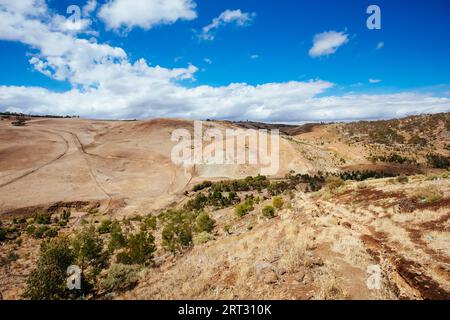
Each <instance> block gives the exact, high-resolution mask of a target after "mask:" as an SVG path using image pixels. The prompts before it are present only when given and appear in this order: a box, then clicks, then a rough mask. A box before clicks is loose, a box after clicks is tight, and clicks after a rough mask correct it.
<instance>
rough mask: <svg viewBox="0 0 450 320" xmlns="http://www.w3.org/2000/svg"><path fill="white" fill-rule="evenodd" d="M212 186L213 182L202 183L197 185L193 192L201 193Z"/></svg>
mask: <svg viewBox="0 0 450 320" xmlns="http://www.w3.org/2000/svg"><path fill="white" fill-rule="evenodd" d="M211 185H212V182H211V181H203V182H202V183H200V184H196V185H195V186H194V187H193V188H192V191H194V192H197V191H200V190H203V189H206V188H209V187H211Z"/></svg>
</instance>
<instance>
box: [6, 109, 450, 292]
mask: <svg viewBox="0 0 450 320" xmlns="http://www.w3.org/2000/svg"><path fill="white" fill-rule="evenodd" d="M449 119H450V114H449V113H445V114H436V115H423V116H415V117H408V118H404V119H395V120H385V121H375V122H355V123H332V124H308V125H303V126H284V125H283V126H281V127H280V128H279V129H280V130H281V131H282V133H283V134H282V138H281V142H280V170H279V172H278V174H277V175H275V176H269V177H265V176H260V175H258V173H259V169H260V168H261V167H260V165H244V166H242V165H222V166H221V165H208V164H204V165H193V166H188V167H186V166H185V167H183V166H177V165H175V164H174V163H173V162H172V161H171V159H170V154H171V150H172V148H173V146H174V145H175V142H174V141H171V134H172V132H173V130H175V129H180V128H186V129H187V130H188V131H189V132H191V133H192V132H193V130H194V127H193V122H192V121H189V120H176V119H171V120H169V119H154V120H150V121H101V120H85V119H77V118H32V117H31V118H27V119H26V121H24V123H21V124H20V125H17V124H16V125H12V123H13V122H16V121H17V120H16V119H14V118H11V117H8V118H4V119H3V120H1V121H0V137H1V139H0V168H1V169H0V190H1V192H0V221H1V224H0V284H1V286H0V287H1V289H0V293H1V295H2V297H3V298H5V299H16V298H21V297H23V294H24V292H25V289H26V287H27V279H30V274H33V273H32V272H33V270H37V269H36V266H37V265H38V266H39V261H41V260H40V257H42V254H43V251H42V250H43V249H40V245H41V244H42V243H46V241H48V240H49V241H50V242H52V241H58V240H57V239H61V237H64V236H67V237H68V239H69V240H70V241H75V242H73V243H74V244H73V245H71V246H70V248H69V249H70V250H73V252H72V254H73V259H75V260H76V259H80V254H81V253H80V251H76V247H77V246H76V245H75V243H76V241H91V242H92V241H94V242H96V243H99V245H98V246H97V247H96V248H97V249H96V250H100V251H101V252H100V251H99V252H97V253H96V254H94V255H92V256H91V257H90V258H89V259H90V260H89V261H91V264H90V265H88V266H87V268H86V270H88V271H89V278H88V280H89V281H90V282H91V283H92V286H93V289H92V290H91V291H89V292H87V293H86V295H87V297H88V298H95V299H111V298H114V299H128V298H132V299H217V298H218V299H234V298H239V299H449V298H450V277H449V274H450V251H449V249H450V248H449V246H448V243H449V241H450V225H449V221H450V220H449V218H450V216H449V210H450V200H449V199H450V180H449V172H448V171H447V170H448V167H449V163H448V161H449V156H450V150H449V143H450V139H449V136H450V128H449ZM205 123H206V128H214V129H217V130H219V131H221V132H224V131H225V130H226V129H236V128H254V129H260V128H264V129H274V128H277V125H274V124H271V125H267V124H260V123H256V122H252V123H247V122H242V123H232V122H227V121H207V122H205ZM204 147H205V148H206V146H204ZM86 239H87V240H86ZM118 239H119V240H118ZM71 243H72V242H71ZM112 243H113V244H112ZM100 244H101V245H100ZM94 247H95V246H94ZM69 249H67V250H69ZM100 253H101V254H100ZM99 257H103V258H102V259H106V260H104V261H102V263H101V264H98V267H96V268H98V270H97V269H95V270H96V272H94V269H93V268H94V267H93V266H94V265H96V264H95V263H96V262H95V261H97V259H99ZM83 261H84V260H83ZM74 262H76V261H74ZM374 265H375V266H378V267H379V269H380V272H381V288H380V289H379V290H373V289H369V288H368V286H367V278H368V274H367V268H368V267H369V266H374ZM91 269H92V270H91ZM91 271H92V273H91ZM105 283H106V284H105ZM61 294H62V295H63V294H64V293H61Z"/></svg>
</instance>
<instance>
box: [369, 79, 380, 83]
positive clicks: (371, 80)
mask: <svg viewBox="0 0 450 320" xmlns="http://www.w3.org/2000/svg"><path fill="white" fill-rule="evenodd" d="M380 82H381V79H372V78H371V79H369V83H380Z"/></svg>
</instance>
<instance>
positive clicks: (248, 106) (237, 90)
mask: <svg viewBox="0 0 450 320" xmlns="http://www.w3.org/2000/svg"><path fill="white" fill-rule="evenodd" d="M23 1H24V2H27V4H28V5H25V6H22V5H21V4H18V2H10V1H5V0H0V40H9V41H19V42H21V43H23V44H26V45H28V46H29V47H30V48H32V50H33V51H34V52H33V54H32V56H31V57H30V59H29V62H30V64H31V65H32V66H33V67H34V69H35V70H37V71H38V72H41V73H43V74H45V75H46V76H48V77H52V78H54V79H57V80H64V81H68V82H69V83H70V84H71V85H72V88H71V89H70V90H68V91H65V92H53V91H51V90H48V89H45V88H40V87H23V86H21V87H19V86H0V110H2V111H11V112H24V113H36V114H59V115H65V114H76V115H80V116H83V117H96V118H106V119H130V118H150V117H179V118H196V119H204V118H206V117H208V118H216V119H232V120H241V119H254V120H260V121H283V122H295V121H298V122H300V121H314V120H322V121H332V120H354V119H368V118H389V117H397V116H403V115H407V114H414V113H422V112H441V111H449V110H450V99H449V98H441V97H434V96H431V95H426V94H418V93H408V92H404V93H398V94H390V95H362V94H347V95H341V96H326V95H325V94H326V92H327V90H328V89H330V88H332V87H333V86H334V85H335V84H333V83H331V82H328V81H324V80H318V79H316V80H310V81H303V82H298V81H292V82H283V83H266V84H261V85H249V84H246V83H232V84H229V85H226V86H220V87H213V86H208V85H197V86H196V85H195V84H194V83H189V84H188V85H186V84H185V83H184V82H185V81H193V80H195V74H196V72H197V71H198V69H197V67H195V66H194V65H190V64H188V65H187V66H185V67H184V68H164V67H161V66H150V65H149V63H147V62H146V61H145V60H144V59H139V60H137V61H131V60H130V59H129V57H128V55H127V53H126V52H125V51H124V50H123V49H122V48H120V47H113V46H110V45H108V44H101V43H95V42H89V41H87V40H85V39H82V38H79V37H78V36H77V34H74V33H71V32H68V31H64V30H60V29H57V28H54V27H53V26H52V24H51V23H50V22H49V21H51V20H52V18H53V16H52V15H51V13H50V12H49V10H48V9H47V7H46V5H45V2H44V1H39V0H23ZM20 3H22V2H20Z"/></svg>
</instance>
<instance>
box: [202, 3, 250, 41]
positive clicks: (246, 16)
mask: <svg viewBox="0 0 450 320" xmlns="http://www.w3.org/2000/svg"><path fill="white" fill-rule="evenodd" d="M255 16H256V14H255V13H246V12H242V11H241V10H240V9H237V10H225V11H224V12H222V13H221V14H220V15H219V16H218V17H217V18H214V19H213V21H212V22H211V23H210V24H208V25H207V26H204V27H203V28H202V32H201V34H200V38H201V39H203V40H214V37H215V35H214V32H215V30H216V29H217V28H219V27H220V26H224V25H226V24H230V23H234V24H236V25H237V26H239V27H244V26H248V25H250V24H251V23H252V22H253V19H254V18H255Z"/></svg>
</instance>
